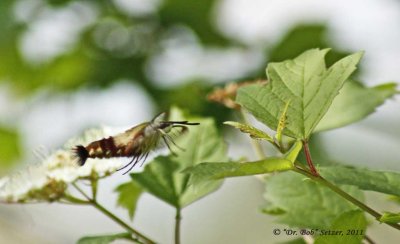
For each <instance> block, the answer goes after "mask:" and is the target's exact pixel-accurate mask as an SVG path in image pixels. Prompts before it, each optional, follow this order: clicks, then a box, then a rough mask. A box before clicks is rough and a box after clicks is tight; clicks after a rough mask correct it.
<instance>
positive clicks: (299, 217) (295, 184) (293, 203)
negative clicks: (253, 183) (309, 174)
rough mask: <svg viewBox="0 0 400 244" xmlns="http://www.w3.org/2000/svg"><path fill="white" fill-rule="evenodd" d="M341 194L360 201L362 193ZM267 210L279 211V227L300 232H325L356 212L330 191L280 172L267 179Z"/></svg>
mask: <svg viewBox="0 0 400 244" xmlns="http://www.w3.org/2000/svg"><path fill="white" fill-rule="evenodd" d="M341 188H342V189H343V190H344V191H346V192H347V193H349V194H350V195H352V196H353V197H355V198H357V199H358V200H361V201H362V200H363V193H362V192H361V191H360V190H358V189H357V188H356V187H354V186H342V187H341ZM264 197H265V199H266V200H267V209H274V208H279V209H281V211H283V212H284V213H283V214H280V215H278V216H277V220H278V221H279V222H280V223H284V224H287V225H289V226H295V227H299V228H328V227H329V226H330V224H331V222H332V221H333V220H334V219H335V218H336V217H337V216H338V215H340V214H342V213H344V212H346V211H350V210H353V209H357V207H356V206H354V205H353V204H351V203H350V202H348V201H346V200H344V199H343V198H341V197H340V196H338V195H337V194H335V193H334V192H333V191H331V190H330V189H329V188H327V187H325V186H323V185H320V184H318V183H317V182H314V181H311V180H309V179H306V178H304V176H302V175H299V174H296V173H294V172H282V173H280V174H276V175H273V176H270V177H268V178H267V179H266V193H265V195H264Z"/></svg>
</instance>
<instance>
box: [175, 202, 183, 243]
mask: <svg viewBox="0 0 400 244" xmlns="http://www.w3.org/2000/svg"><path fill="white" fill-rule="evenodd" d="M181 219H182V216H181V209H180V208H179V207H178V208H176V216H175V244H180V243H181Z"/></svg>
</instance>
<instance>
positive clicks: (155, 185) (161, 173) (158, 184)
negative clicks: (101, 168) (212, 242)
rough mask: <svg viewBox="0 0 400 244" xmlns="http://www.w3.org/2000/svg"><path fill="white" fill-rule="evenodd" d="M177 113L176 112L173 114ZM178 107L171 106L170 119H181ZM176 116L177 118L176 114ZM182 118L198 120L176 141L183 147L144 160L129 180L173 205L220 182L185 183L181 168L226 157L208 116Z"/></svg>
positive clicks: (188, 200)
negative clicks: (146, 160) (142, 167)
mask: <svg viewBox="0 0 400 244" xmlns="http://www.w3.org/2000/svg"><path fill="white" fill-rule="evenodd" d="M177 114H178V115H177ZM179 114H180V113H179V111H176V110H173V111H172V112H171V115H172V116H173V118H171V120H182V118H180V117H179ZM178 117H179V118H178ZM185 120H189V121H193V122H200V125H199V126H192V127H190V128H189V131H188V133H187V134H186V135H183V136H182V137H181V138H180V140H177V144H178V145H181V146H183V147H184V149H185V150H184V151H182V150H181V151H176V153H177V156H172V155H169V156H160V157H157V158H155V159H154V160H153V161H152V162H150V163H148V164H147V165H146V167H145V169H144V171H143V172H141V173H133V174H131V177H132V179H133V181H135V182H136V183H138V184H139V185H140V186H141V187H143V188H144V189H145V190H146V191H148V192H149V193H150V194H152V195H154V196H156V197H158V198H160V199H161V200H163V201H165V202H167V203H169V204H171V205H172V206H175V207H177V208H183V207H185V206H187V205H188V204H190V203H192V202H194V201H196V200H198V199H199V198H201V197H203V196H205V195H207V194H209V193H211V192H213V191H215V190H216V189H217V188H218V187H219V186H220V184H221V182H209V183H207V184H202V185H199V186H196V187H195V188H194V187H193V186H192V185H189V183H188V182H189V178H190V174H188V173H183V172H182V170H183V169H185V168H187V167H190V166H194V165H197V164H199V163H201V162H218V161H219V162H220V161H226V160H227V157H226V151H227V149H226V145H225V143H224V141H223V139H222V138H221V137H220V136H219V135H218V132H217V129H216V127H215V125H214V122H213V120H211V119H200V118H186V119H185Z"/></svg>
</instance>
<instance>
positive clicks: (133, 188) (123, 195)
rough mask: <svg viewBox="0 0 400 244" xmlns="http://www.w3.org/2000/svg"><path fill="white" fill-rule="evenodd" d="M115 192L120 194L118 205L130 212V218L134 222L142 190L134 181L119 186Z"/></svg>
mask: <svg viewBox="0 0 400 244" xmlns="http://www.w3.org/2000/svg"><path fill="white" fill-rule="evenodd" d="M115 191H116V192H118V199H117V205H118V206H120V207H123V208H125V209H126V210H128V213H129V217H130V218H131V220H132V219H133V216H134V214H135V210H136V203H137V201H138V200H139V197H140V196H141V194H142V188H141V187H140V186H138V184H137V183H135V182H134V181H129V182H126V183H123V184H121V185H119V186H118V187H117V188H116V189H115Z"/></svg>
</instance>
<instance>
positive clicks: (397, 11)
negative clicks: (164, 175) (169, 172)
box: [0, 0, 400, 244]
mask: <svg viewBox="0 0 400 244" xmlns="http://www.w3.org/2000/svg"><path fill="white" fill-rule="evenodd" d="M138 1H139V0H137V1H136V2H138ZM143 1H145V0H143ZM116 2H124V1H122V0H121V1H116ZM153 2H155V3H156V2H158V1H153ZM149 8H150V7H146V8H145V9H149ZM127 9H128V8H127ZM150 9H151V8H150ZM128 10H129V9H128ZM145 11H148V10H145ZM194 11H195V10H194ZM216 13H217V16H219V17H220V19H217V20H216V23H217V24H218V26H219V28H220V29H221V30H223V32H224V33H225V34H226V35H228V36H230V37H233V38H235V39H238V40H240V41H242V42H245V43H249V44H253V45H254V46H255V47H257V46H259V44H260V43H262V42H268V43H274V42H275V41H277V40H279V38H280V37H281V35H282V34H284V33H286V31H287V30H288V29H289V28H291V27H292V26H293V25H294V24H297V23H299V22H316V21H321V22H324V23H327V24H328V26H329V27H330V30H331V33H330V35H331V37H332V38H333V39H334V40H336V42H335V43H336V44H337V45H338V46H339V47H341V48H343V49H346V50H352V51H357V50H365V51H366V55H365V57H364V58H363V65H364V73H363V77H362V78H363V79H362V80H363V81H364V82H365V83H366V84H368V85H376V84H379V83H382V82H386V81H393V80H394V81H400V69H399V68H398V66H399V65H400V45H399V43H400V32H399V30H400V2H399V1H392V0H353V1H345V0H336V1H318V0H304V1H295V0H290V1H288V0H287V1H280V0H273V1H267V0H224V1H222V2H221V4H220V5H219V6H218V9H217V11H216ZM47 14H49V15H51V13H47ZM92 14H93V16H95V13H92ZM62 16H64V17H63V18H65V19H66V20H68V19H69V17H68V14H65V13H63V15H62ZM57 21H59V19H57ZM57 21H55V22H54V23H57ZM87 21H88V22H87V23H90V21H91V19H90V18H89V19H88V20H87ZM61 22H62V21H61ZM54 23H53V24H54ZM64 24H65V23H63V24H62V26H63V25H64ZM38 25H39V27H45V26H49V25H50V27H49V28H50V29H52V28H54V26H51V23H42V22H41V23H38V24H37V25H34V29H33V30H32V31H31V32H28V33H27V35H31V36H33V37H34V38H33V40H36V41H37V42H40V40H38V39H37V38H39V39H40V37H41V35H38V34H37V33H36V32H35V30H41V29H42V28H39V27H38ZM45 30H46V29H45ZM67 30H69V32H68V33H69V35H73V33H76V34H78V33H79V30H78V29H76V28H67ZM45 33H47V32H45ZM48 34H49V36H47V41H46V43H47V44H46V45H43V46H41V47H43V48H48V49H46V50H47V51H46V52H45V54H46V57H51V56H52V55H54V53H57V50H61V49H63V48H68V47H69V46H70V45H71V42H70V41H71V40H70V39H68V41H69V42H67V43H64V44H63V43H61V44H60V43H58V42H57V41H58V40H62V38H59V36H54V35H53V34H52V33H48ZM52 37H54V39H51V38H52ZM35 38H36V39H35ZM49 39H50V41H49ZM51 40H53V42H51ZM31 41H32V40H31ZM51 43H53V46H52V45H51ZM21 45H22V46H23V47H24V48H28V49H29V47H32V43H30V42H29V40H24V41H22V42H21ZM166 47H167V48H168V49H166V50H165V52H164V53H163V54H162V55H160V56H159V57H155V58H154V60H153V62H154V64H153V65H150V66H149V72H156V74H155V77H156V78H157V77H164V78H165V77H169V79H161V78H159V79H157V80H158V82H159V84H161V85H164V86H167V85H171V84H176V83H180V82H183V80H185V78H187V77H210V78H215V79H217V80H222V79H224V78H225V79H230V78H234V77H235V74H237V73H235V72H246V71H250V70H251V69H252V68H254V67H255V66H257V65H258V64H259V63H260V62H261V61H262V58H261V57H260V56H259V54H257V48H255V49H254V50H252V51H251V52H250V53H249V52H243V51H241V50H233V52H226V51H223V52H222V51H219V50H215V49H211V50H204V49H202V48H200V47H199V46H198V45H196V44H195V42H193V43H192V44H188V45H187V46H185V47H182V46H179V45H177V44H174V43H166ZM38 48H39V49H38ZM57 48H58V49H57ZM37 53H41V52H40V46H39V47H38V46H36V49H35V50H34V51H32V52H30V54H29V52H28V54H29V55H31V56H29V57H30V58H32V59H33V60H35V57H36V56H35V55H37ZM249 60H253V61H252V62H249ZM155 64H156V65H155ZM176 67H184V70H182V69H180V70H177V69H176ZM163 82H164V83H163ZM2 88H4V87H1V88H0V89H2ZM0 94H1V95H2V96H1V97H0V112H1V114H6V115H7V114H8V115H9V117H15V116H18V111H24V113H26V114H25V115H24V120H22V121H21V122H20V123H21V127H22V128H23V132H24V136H25V137H26V142H27V144H26V147H27V150H33V149H35V145H44V146H46V147H48V148H52V144H55V143H56V144H61V143H62V141H64V140H65V139H67V138H68V137H69V135H71V134H76V131H74V128H79V127H84V126H88V125H92V124H102V123H104V124H108V125H114V126H131V125H134V124H137V123H139V122H141V121H144V120H148V119H149V118H151V117H152V115H153V114H154V113H155V111H153V108H152V104H151V102H150V101H149V99H148V98H147V97H146V95H145V94H143V93H141V91H140V89H138V87H134V86H131V85H128V84H126V83H122V84H119V85H115V86H114V87H112V88H110V89H109V90H107V91H102V92H91V91H80V92H78V93H77V94H74V95H73V96H71V97H66V96H61V97H54V98H51V99H46V100H44V99H43V97H41V96H38V97H37V98H35V99H34V100H33V101H32V102H30V103H29V105H21V106H18V109H17V112H15V111H10V109H9V106H11V105H10V104H11V103H13V101H12V98H4V97H5V96H4V97H3V92H2V91H1V90H0ZM360 102H362V101H360ZM25 106H27V107H25ZM132 108H136V110H132ZM3 112H4V113H3ZM15 113H17V114H15ZM399 121H400V112H399V99H398V98H397V99H395V100H394V101H390V102H387V103H386V104H385V105H384V106H382V107H381V108H380V109H379V111H378V112H377V113H375V114H374V115H372V116H370V117H369V118H368V119H367V120H366V121H364V122H361V123H359V124H356V125H352V126H349V127H346V128H343V129H339V130H335V131H333V132H328V133H326V135H325V136H324V138H325V139H326V140H327V142H326V143H327V145H330V146H331V147H332V149H331V153H332V154H334V155H339V156H337V157H338V159H339V160H340V159H346V158H348V157H349V158H352V159H354V163H355V164H364V163H367V164H369V165H370V166H371V167H377V168H381V169H382V168H388V169H397V170H400V166H398V156H397V157H396V156H395V153H392V154H390V153H387V152H388V151H393V152H395V151H396V150H397V149H398V148H399V147H400V142H399V139H398V138H399V136H400V132H399V128H398V126H397V124H399ZM382 124H383V126H382ZM396 126H397V130H396V131H391V130H390V128H396ZM382 127H384V128H382ZM370 140H374V141H375V145H376V148H374V150H376V152H375V153H373V154H372V155H371V154H366V153H365V150H367V149H368V148H370ZM343 141H346V142H347V144H344V143H343ZM349 145H350V146H349ZM230 146H231V148H230V151H231V152H232V154H231V156H232V157H235V156H242V155H244V154H246V148H243V147H242V145H234V144H232V145H230ZM369 150H370V149H369ZM233 152H236V153H235V155H234V154H233ZM247 154H248V152H247ZM376 162H378V165H376ZM126 180H128V177H127V176H124V177H122V176H121V175H118V174H116V175H114V176H113V177H111V178H109V179H107V180H106V181H105V182H103V183H102V185H101V189H102V191H101V192H100V201H102V202H105V205H107V206H108V207H110V208H114V206H115V194H112V193H111V192H112V190H113V189H114V187H115V186H116V185H117V184H118V182H123V181H126ZM249 189H254V191H249ZM262 191H263V189H262V186H261V185H260V184H259V183H258V182H257V180H255V179H253V178H242V179H234V180H229V181H227V182H226V183H225V185H224V187H223V188H222V189H220V190H219V191H218V192H217V193H214V194H212V195H210V196H209V197H207V198H205V199H202V200H201V201H199V202H198V203H195V204H193V205H191V206H189V207H188V208H187V209H185V210H184V211H183V214H184V220H183V229H182V232H183V243H190V244H193V243H195V244H196V243H211V244H213V243H233V244H235V243H265V240H266V239H267V238H268V239H270V240H274V241H280V240H284V239H283V238H282V239H278V238H276V237H273V236H272V234H271V233H269V232H271V231H272V229H273V228H274V227H276V226H277V225H276V224H271V218H270V217H268V216H266V215H263V214H261V213H259V212H258V211H259V207H260V206H261V204H262V196H261V193H262ZM110 196H111V197H110ZM6 209H7V210H9V211H15V210H17V213H15V214H17V215H18V216H19V217H18V218H20V219H25V218H24V216H28V221H26V222H24V223H23V224H21V223H20V222H19V221H18V222H15V223H14V222H13V221H10V225H11V226H13V224H15V226H14V228H15V229H18V230H25V231H28V232H32V233H36V235H39V236H40V237H41V238H42V239H48V240H49V243H54V242H55V241H56V242H57V243H72V242H74V241H76V240H77V239H78V238H79V237H81V236H84V235H86V234H101V233H103V232H108V233H117V232H119V231H120V230H121V229H120V228H119V226H117V225H115V224H114V223H113V222H111V220H108V219H106V218H103V216H101V214H100V213H98V214H97V213H96V212H95V211H92V210H89V208H88V207H85V208H80V207H72V206H61V205H36V206H28V205H24V206H19V207H16V206H7V207H6ZM243 210H247V211H248V212H246V211H243ZM117 213H118V214H119V215H120V216H126V214H125V212H123V211H122V210H121V209H118V210H117ZM174 214H175V213H174V211H173V210H172V208H171V207H169V206H167V205H166V204H164V203H162V202H160V201H158V200H156V199H154V198H153V197H151V196H148V195H146V196H145V197H143V198H142V199H141V201H140V203H139V206H138V212H137V216H136V218H135V222H134V224H135V225H136V226H138V229H140V230H143V232H144V233H146V234H147V235H149V236H156V239H157V240H158V241H162V243H172V233H173V219H174ZM18 218H17V219H18ZM268 222H269V224H268ZM16 226H18V228H17V227H16ZM378 228H379V229H376V230H375V231H374V230H373V231H371V236H375V237H376V240H387V239H388V237H387V236H389V237H390V236H395V234H394V233H393V232H392V231H391V230H387V229H388V228H385V227H382V226H380V227H378ZM212 230H216V231H215V232H214V231H212ZM248 233H251V234H248ZM15 235H16V236H18V233H15ZM385 235H386V236H385ZM222 237H223V239H221V238H222ZM1 238H2V237H0V242H1V240H2V239H1ZM218 238H220V239H218ZM272 238H274V239H272ZM384 238H386V239H384ZM170 240H171V241H170Z"/></svg>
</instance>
